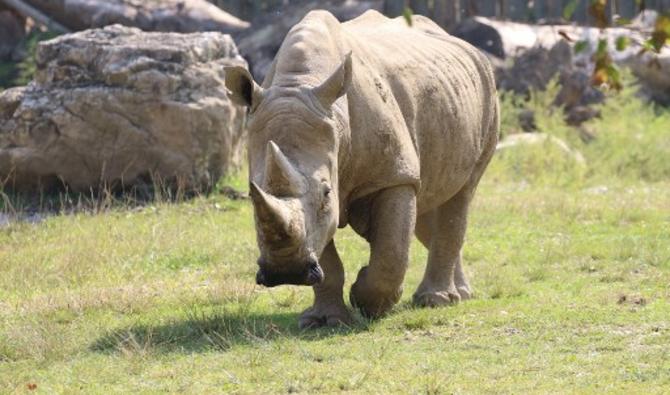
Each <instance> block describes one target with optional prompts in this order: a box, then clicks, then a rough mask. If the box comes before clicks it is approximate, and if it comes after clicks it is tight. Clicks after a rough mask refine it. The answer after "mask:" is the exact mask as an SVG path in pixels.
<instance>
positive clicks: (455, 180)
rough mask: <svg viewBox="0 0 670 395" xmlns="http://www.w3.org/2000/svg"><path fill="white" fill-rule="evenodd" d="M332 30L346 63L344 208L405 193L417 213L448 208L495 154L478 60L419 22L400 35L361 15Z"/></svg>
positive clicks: (487, 82)
mask: <svg viewBox="0 0 670 395" xmlns="http://www.w3.org/2000/svg"><path fill="white" fill-rule="evenodd" d="M342 27H343V33H342V34H343V37H344V39H345V40H346V41H347V42H348V44H349V45H348V46H349V47H350V48H351V50H352V51H353V54H354V67H353V69H354V76H353V84H352V87H351V88H350V90H349V92H348V95H347V97H348V100H349V105H348V107H349V117H350V125H351V146H352V155H351V157H350V158H349V161H348V162H349V163H348V165H347V167H349V171H348V172H347V173H349V174H345V175H344V177H345V179H346V180H345V183H346V182H347V181H348V182H349V183H350V184H351V185H355V187H354V188H355V190H356V191H357V192H358V193H354V196H352V199H355V198H356V197H357V196H355V195H357V194H358V195H364V194H365V193H367V190H369V189H374V188H380V187H385V186H390V185H392V184H402V183H413V184H415V185H416V186H417V187H418V190H419V194H418V205H419V207H418V210H419V212H420V213H421V212H424V211H426V210H429V209H431V208H433V207H435V206H436V205H439V204H440V203H442V202H444V201H446V200H448V199H449V198H450V197H451V196H453V195H454V194H455V193H456V192H458V190H460V188H461V187H462V186H463V185H464V184H465V183H466V182H467V181H468V179H469V177H470V175H471V174H472V172H473V169H474V168H475V166H476V165H477V163H478V162H479V161H480V158H482V155H483V153H484V152H487V151H489V150H491V149H492V147H494V146H495V141H496V139H497V99H496V92H495V82H494V79H493V73H492V70H491V66H490V64H489V63H488V60H487V59H486V58H485V57H484V56H483V55H482V54H481V53H480V52H479V51H478V50H477V49H475V48H474V47H472V46H470V45H469V44H467V43H466V42H464V41H462V40H460V39H458V38H455V37H452V36H450V35H448V34H447V33H446V32H444V31H443V30H442V29H441V28H439V27H438V26H437V25H436V24H434V23H433V22H432V21H430V20H429V19H427V18H425V17H421V16H415V17H413V23H412V26H409V25H408V24H407V23H406V22H405V20H404V19H403V18H395V19H388V18H386V17H384V16H383V15H381V14H379V13H377V12H367V13H366V14H364V15H362V16H361V17H359V18H357V19H354V20H352V21H350V22H348V23H345V24H343V25H342ZM357 169H358V170H362V169H365V170H364V171H358V170H357ZM364 178H367V179H364ZM381 180H385V181H384V182H381ZM382 184H388V185H382ZM366 185H367V187H366Z"/></svg>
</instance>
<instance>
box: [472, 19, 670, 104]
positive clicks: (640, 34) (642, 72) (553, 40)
mask: <svg viewBox="0 0 670 395" xmlns="http://www.w3.org/2000/svg"><path fill="white" fill-rule="evenodd" d="M656 17H657V15H656V13H655V12H651V11H645V12H643V13H641V14H640V15H638V17H637V18H635V19H634V21H633V23H632V24H631V25H630V26H629V27H612V28H607V29H598V28H595V27H582V26H573V25H528V24H523V23H516V22H509V21H496V20H493V19H489V18H484V17H475V18H473V19H472V22H471V23H473V24H475V25H476V26H477V29H478V30H477V31H480V32H483V31H488V32H489V33H487V34H488V35H489V36H491V37H493V36H494V34H493V33H492V32H491V30H494V31H496V32H497V33H498V35H499V36H500V38H501V41H502V52H503V53H504V54H505V55H507V56H508V57H513V58H516V59H515V62H516V63H519V62H525V65H523V67H521V68H520V69H519V70H518V71H519V73H517V72H514V73H512V74H510V73H508V72H507V71H505V70H503V69H506V68H507V67H508V66H509V65H506V64H501V63H499V62H494V64H496V65H498V67H497V68H498V77H500V78H501V79H504V81H503V84H507V85H506V86H504V87H503V88H505V87H507V86H509V87H511V89H512V90H514V91H522V92H525V91H526V90H527V87H529V86H533V87H534V86H536V85H537V84H536V83H535V82H539V81H540V80H538V79H537V77H545V76H553V75H555V69H556V67H554V66H553V64H554V63H556V62H557V63H558V64H560V66H561V68H563V67H564V66H565V65H568V63H572V65H571V67H573V68H574V69H576V70H579V71H580V72H581V73H586V74H589V75H590V74H591V73H592V72H593V68H594V65H593V60H592V58H593V54H594V53H595V52H596V50H597V48H598V41H599V40H601V39H605V40H606V41H607V46H608V52H609V54H610V55H611V57H612V60H613V62H614V63H615V64H617V65H619V66H622V67H628V68H630V69H631V70H632V72H633V74H634V75H635V76H636V77H637V78H638V80H639V81H640V84H641V85H642V88H643V92H644V93H646V94H647V96H648V97H649V98H651V99H652V100H654V101H657V102H660V103H662V104H668V105H670V47H668V46H667V45H666V46H665V47H664V48H663V49H662V50H661V52H660V53H659V54H656V53H651V52H646V53H643V54H642V55H641V51H642V49H643V44H644V42H645V41H646V39H647V38H648V37H649V36H650V35H651V29H652V28H653V26H654V23H655V21H656ZM622 36H623V37H627V38H628V39H629V42H630V45H629V46H628V47H627V48H626V49H625V50H622V51H619V50H617V49H616V42H617V40H618V39H619V37H622ZM566 37H567V38H568V39H570V40H571V42H572V44H571V45H574V43H576V42H580V41H582V42H586V45H585V49H584V50H583V51H581V52H580V53H578V54H576V55H575V56H570V57H569V58H567V57H563V56H558V57H555V58H553V59H555V60H556V62H555V61H554V60H552V59H549V60H550V62H548V63H547V62H546V61H544V59H546V57H547V55H545V54H546V53H548V50H547V49H549V48H555V47H556V46H557V45H564V44H561V43H565V40H564V38H566ZM466 38H467V37H466ZM469 40H471V42H472V43H473V44H474V45H479V47H480V48H482V49H483V50H489V49H487V47H486V45H485V44H486V43H487V42H489V41H490V40H485V41H484V44H482V43H481V42H479V41H477V40H475V39H474V38H469ZM480 41H481V40H480ZM495 48H496V50H495V51H498V49H497V48H498V47H497V44H496V46H495ZM495 51H494V52H495ZM533 58H534V59H533ZM520 59H521V60H520ZM535 60H537V61H539V62H541V63H538V65H537V66H535V67H533V64H534V63H533V62H534V61H535ZM567 60H569V62H568V61H567ZM547 67H548V69H547V70H550V71H551V72H546V71H545V68H547ZM521 69H523V70H521ZM501 70H503V71H502V72H501ZM531 80H533V81H535V82H532V81H531ZM541 80H545V78H541ZM529 82H532V83H530V84H529ZM544 84H546V81H545V82H544ZM591 93H592V92H585V95H586V96H591Z"/></svg>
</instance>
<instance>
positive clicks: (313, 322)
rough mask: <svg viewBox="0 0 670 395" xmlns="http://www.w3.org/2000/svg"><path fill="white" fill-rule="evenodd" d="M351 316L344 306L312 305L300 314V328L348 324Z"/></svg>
mask: <svg viewBox="0 0 670 395" xmlns="http://www.w3.org/2000/svg"><path fill="white" fill-rule="evenodd" d="M353 322H354V320H353V317H352V315H351V313H350V312H349V310H347V308H346V306H344V305H342V306H312V307H310V308H309V309H307V310H305V311H304V312H303V313H302V314H300V319H299V320H298V326H299V327H300V329H316V328H320V327H323V326H329V327H337V326H350V325H351V324H352V323H353Z"/></svg>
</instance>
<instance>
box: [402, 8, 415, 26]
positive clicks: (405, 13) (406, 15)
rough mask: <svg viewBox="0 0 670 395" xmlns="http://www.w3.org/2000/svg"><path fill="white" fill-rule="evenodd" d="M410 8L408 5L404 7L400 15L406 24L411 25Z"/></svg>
mask: <svg viewBox="0 0 670 395" xmlns="http://www.w3.org/2000/svg"><path fill="white" fill-rule="evenodd" d="M412 14H413V12H412V9H411V8H409V7H405V9H404V10H402V16H403V17H404V18H405V22H407V25H408V26H412Z"/></svg>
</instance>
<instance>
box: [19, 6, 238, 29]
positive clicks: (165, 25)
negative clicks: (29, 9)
mask: <svg viewBox="0 0 670 395" xmlns="http://www.w3.org/2000/svg"><path fill="white" fill-rule="evenodd" d="M25 1H26V2H27V3H29V4H31V5H32V6H33V7H35V8H37V9H39V10H41V11H42V12H44V13H46V14H48V15H49V16H51V17H52V18H54V19H55V20H56V21H58V22H59V23H61V24H63V25H64V26H66V27H68V28H70V29H72V30H83V29H88V28H95V27H103V26H107V25H111V24H115V23H119V24H122V25H126V26H135V27H139V28H140V29H142V30H145V31H163V32H181V33H192V32H201V31H218V32H223V33H234V32H238V31H240V30H244V29H246V28H247V27H249V23H247V22H245V21H242V20H240V19H238V18H236V17H235V16H233V15H230V14H228V13H226V12H224V11H223V10H221V9H220V8H218V7H216V6H215V5H213V4H211V3H209V2H207V1H206V0H148V1H140V0H25Z"/></svg>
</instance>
